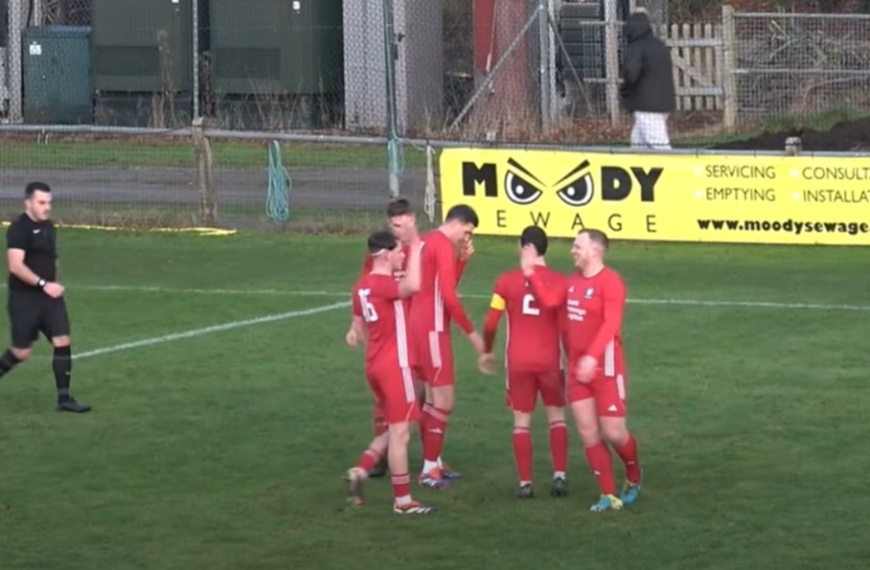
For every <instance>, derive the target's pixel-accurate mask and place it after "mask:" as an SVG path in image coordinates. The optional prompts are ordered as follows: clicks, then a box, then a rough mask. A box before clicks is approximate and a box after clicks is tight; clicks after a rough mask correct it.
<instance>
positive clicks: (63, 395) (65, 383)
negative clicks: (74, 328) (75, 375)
mask: <svg viewBox="0 0 870 570" xmlns="http://www.w3.org/2000/svg"><path fill="white" fill-rule="evenodd" d="M51 367H52V369H53V370H54V383H55V384H56V386H57V401H58V402H65V401H67V400H69V384H70V375H71V374H72V349H71V348H70V347H69V346H56V347H54V358H52V360H51Z"/></svg>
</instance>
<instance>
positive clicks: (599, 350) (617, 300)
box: [585, 277, 625, 362]
mask: <svg viewBox="0 0 870 570" xmlns="http://www.w3.org/2000/svg"><path fill="white" fill-rule="evenodd" d="M603 289H604V290H603V291H602V294H603V303H604V322H603V323H602V324H601V328H599V329H598V334H596V335H595V338H594V339H593V340H592V343H591V344H590V345H589V348H587V349H586V353H585V355H586V356H591V357H593V358H595V359H596V360H597V361H598V362H601V358H602V356H603V355H604V348H605V347H606V346H607V343H608V342H610V341H611V340H612V339H613V337H614V336H616V333H617V332H618V331H619V328H620V327H621V326H622V315H623V313H624V311H625V284H624V283H623V282H622V279H620V278H618V277H616V278H614V279H613V280H612V281H609V282H608V283H607V284H606V286H605V287H604V288H603Z"/></svg>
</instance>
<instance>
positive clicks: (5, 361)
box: [0, 350, 21, 378]
mask: <svg viewBox="0 0 870 570" xmlns="http://www.w3.org/2000/svg"><path fill="white" fill-rule="evenodd" d="M20 363H21V360H19V358H18V357H17V356H15V355H14V354H12V351H11V350H7V351H6V352H4V353H3V356H2V357H0V378H3V377H4V376H6V374H7V373H8V372H9V371H10V370H12V369H13V368H15V367H16V366H18V365H19V364H20Z"/></svg>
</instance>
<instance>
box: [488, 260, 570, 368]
mask: <svg viewBox="0 0 870 570" xmlns="http://www.w3.org/2000/svg"><path fill="white" fill-rule="evenodd" d="M533 280H538V281H539V283H538V286H537V287H536V286H535V284H533V283H532V281H533ZM567 282H568V278H567V277H565V276H564V275H562V274H561V273H559V272H558V271H555V270H553V269H550V268H549V267H546V266H539V267H536V268H535V272H534V274H533V276H532V278H531V279H530V278H526V277H525V276H524V275H523V272H522V270H520V269H515V270H513V271H507V272H505V273H503V274H502V275H501V276H500V277H499V278H498V280H497V281H496V282H495V287H494V288H493V293H492V300H491V301H490V313H489V315H488V316H487V320H486V325H485V326H484V342H485V343H486V352H488V353H489V352H492V344H493V341H494V339H495V332H496V330H497V328H498V319H499V317H500V316H501V313H502V312H505V311H506V312H507V320H508V323H507V337H506V340H505V363H506V364H505V366H506V368H508V369H509V370H515V371H516V370H519V371H534V372H538V371H543V372H549V371H559V370H560V369H561V361H560V359H561V350H560V341H561V338H560V337H561V335H560V329H561V327H560V317H561V315H562V314H563V313H564V307H563V305H564V301H563V303H562V304H554V306H550V307H547V306H545V305H544V304H543V303H541V302H540V301H539V300H538V296H537V294H536V291H537V290H538V289H544V288H545V289H546V290H547V291H549V292H551V293H552V294H553V295H554V296H558V298H559V299H562V300H564V298H565V292H566V291H567V289H568V286H567Z"/></svg>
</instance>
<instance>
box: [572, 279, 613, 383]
mask: <svg viewBox="0 0 870 570" xmlns="http://www.w3.org/2000/svg"><path fill="white" fill-rule="evenodd" d="M625 297H626V291H625V284H624V283H623V281H622V278H621V277H620V276H619V274H618V273H617V272H616V271H614V270H612V269H610V268H607V267H605V268H604V269H602V270H601V271H599V272H598V274H596V275H594V276H592V277H584V276H583V275H582V274H580V273H575V274H574V275H571V276H570V277H569V278H568V294H567V313H566V316H567V330H566V332H567V339H566V340H567V345H568V356H569V358H570V359H571V361H572V362H576V360H577V359H579V358H580V357H582V356H587V355H588V356H593V357H595V358H596V359H597V360H598V363H599V366H602V365H604V366H607V363H606V362H605V360H604V355H605V350H606V351H607V353H608V354H609V355H613V354H615V353H620V354H621V352H622V330H621V329H622V314H623V311H624V310H625Z"/></svg>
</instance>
